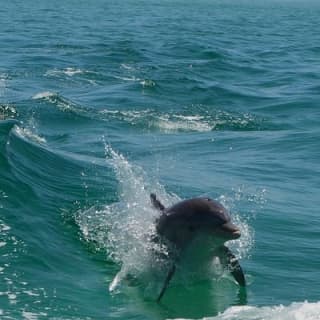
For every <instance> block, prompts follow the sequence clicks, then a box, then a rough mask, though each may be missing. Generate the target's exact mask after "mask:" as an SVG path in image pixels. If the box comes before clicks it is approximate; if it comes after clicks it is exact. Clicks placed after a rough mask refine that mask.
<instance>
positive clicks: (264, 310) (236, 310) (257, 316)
mask: <svg viewBox="0 0 320 320" xmlns="http://www.w3.org/2000/svg"><path fill="white" fill-rule="evenodd" d="M319 318H320V302H314V303H311V302H300V303H292V304H291V305H289V306H283V305H279V306H270V307H253V306H235V307H231V308H229V309H227V310H226V311H225V312H223V313H222V314H219V315H218V316H216V317H206V318H203V319H205V320H317V319H319Z"/></svg>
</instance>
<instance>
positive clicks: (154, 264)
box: [75, 144, 253, 295]
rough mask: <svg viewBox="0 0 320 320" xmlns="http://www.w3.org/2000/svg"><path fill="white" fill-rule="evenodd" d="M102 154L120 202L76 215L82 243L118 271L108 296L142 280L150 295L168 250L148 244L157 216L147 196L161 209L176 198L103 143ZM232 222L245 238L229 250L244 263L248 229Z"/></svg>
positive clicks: (164, 266) (165, 265) (163, 268)
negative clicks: (101, 254)
mask: <svg viewBox="0 0 320 320" xmlns="http://www.w3.org/2000/svg"><path fill="white" fill-rule="evenodd" d="M105 152H106V161H107V162H108V163H109V164H110V165H111V166H112V167H113V169H114V172H115V175H116V178H117V181H118V183H119V186H118V189H119V190H118V197H119V201H118V202H116V203H113V204H110V205H106V206H103V207H92V208H89V209H87V210H80V211H79V212H77V214H76V217H75V219H76V222H77V224H78V225H79V227H80V230H81V234H82V237H83V239H84V240H85V241H88V242H90V243H94V245H95V247H96V249H97V250H102V251H103V252H105V253H106V254H107V256H108V257H109V259H111V260H112V261H114V262H116V263H117V264H118V265H120V266H121V269H120V271H119V273H118V274H117V275H116V276H115V278H114V280H113V281H112V282H111V284H110V286H109V289H110V291H117V289H119V288H121V284H123V283H127V284H128V283H129V285H132V283H133V282H132V279H143V282H144V286H145V287H144V295H148V294H149V292H153V295H154V294H155V293H156V292H158V286H159V285H160V286H161V285H162V284H163V280H164V279H163V277H164V274H165V273H166V272H167V271H166V270H167V268H168V259H166V257H167V255H168V251H167V248H166V247H165V246H163V245H160V244H158V243H156V242H153V241H152V240H151V239H152V237H153V236H154V235H155V224H154V222H155V220H156V218H157V217H158V215H159V213H158V212H157V211H156V210H154V209H153V208H152V207H151V204H150V199H149V194H150V192H155V193H156V194H157V195H158V197H159V198H160V199H161V201H163V203H164V204H165V206H169V205H171V204H173V203H175V202H177V201H180V200H181V199H180V198H179V197H178V196H176V195H174V194H169V193H167V192H166V190H165V189H164V187H163V186H162V185H161V184H159V182H157V181H154V180H152V179H151V178H149V177H148V176H147V175H146V173H145V172H144V171H143V169H142V168H140V167H139V166H136V165H133V164H131V163H130V162H129V161H128V160H127V159H126V158H125V157H124V156H123V155H121V154H119V153H117V152H116V151H115V150H114V149H113V148H112V147H111V146H110V145H108V144H106V146H105ZM237 223H238V224H239V225H240V228H241V230H242V232H243V235H244V236H243V238H242V239H241V240H240V241H234V243H233V244H232V246H233V247H234V248H235V249H236V251H235V252H236V254H237V256H239V257H241V258H243V257H245V256H246V254H247V253H248V251H249V249H250V248H251V245H252V243H253V242H252V236H250V232H251V229H250V228H249V227H248V225H247V224H246V223H245V222H243V221H242V220H241V218H240V216H239V217H237ZM130 277H131V279H130V281H129V282H128V279H129V278H130ZM139 285H140V284H139Z"/></svg>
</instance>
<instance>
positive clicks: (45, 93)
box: [32, 91, 57, 100]
mask: <svg viewBox="0 0 320 320" xmlns="http://www.w3.org/2000/svg"><path fill="white" fill-rule="evenodd" d="M56 95H57V94H56V93H54V92H51V91H43V92H39V93H37V94H35V95H34V96H33V97H32V99H34V100H38V99H47V98H51V97H55V96H56Z"/></svg>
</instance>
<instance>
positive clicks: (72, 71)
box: [45, 67, 87, 77]
mask: <svg viewBox="0 0 320 320" xmlns="http://www.w3.org/2000/svg"><path fill="white" fill-rule="evenodd" d="M86 72H87V71H86V70H82V69H79V68H72V67H67V68H65V69H52V70H48V71H47V72H46V73H45V76H59V75H66V76H68V77H72V76H74V75H76V74H84V73H86Z"/></svg>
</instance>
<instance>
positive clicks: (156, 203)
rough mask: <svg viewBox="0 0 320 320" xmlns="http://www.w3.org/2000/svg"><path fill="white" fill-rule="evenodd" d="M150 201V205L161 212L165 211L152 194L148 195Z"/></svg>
mask: <svg viewBox="0 0 320 320" xmlns="http://www.w3.org/2000/svg"><path fill="white" fill-rule="evenodd" d="M150 199H151V203H152V205H153V206H154V207H155V208H156V209H157V210H160V211H163V210H164V209H165V207H164V205H163V204H162V203H161V202H160V201H159V200H158V199H157V197H156V195H155V194H154V193H151V194H150Z"/></svg>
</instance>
